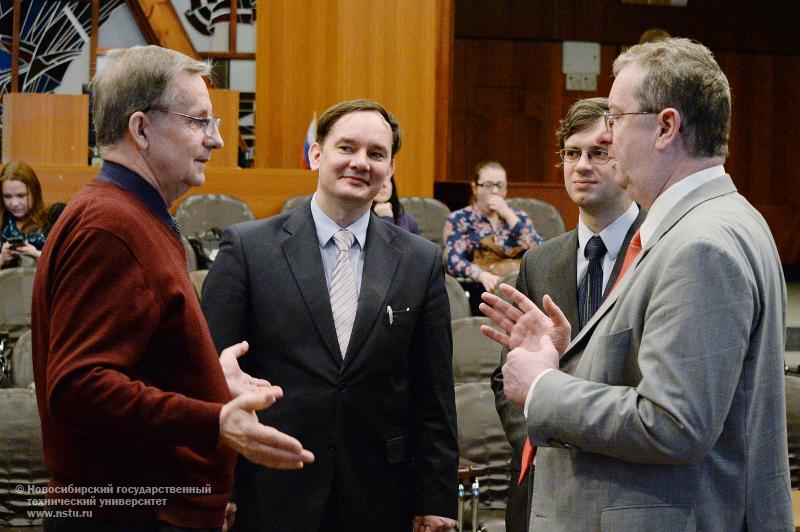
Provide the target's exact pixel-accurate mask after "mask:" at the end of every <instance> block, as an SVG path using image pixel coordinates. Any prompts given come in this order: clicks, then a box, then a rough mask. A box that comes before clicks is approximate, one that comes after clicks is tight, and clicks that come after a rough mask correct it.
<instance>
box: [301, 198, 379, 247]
mask: <svg viewBox="0 0 800 532" xmlns="http://www.w3.org/2000/svg"><path fill="white" fill-rule="evenodd" d="M369 213H370V210H369V209H367V212H365V213H364V214H362V215H361V216H360V217H359V218H358V219H357V220H356V221H355V222H353V223H351V224H350V225H348V226H347V227H339V224H337V223H336V222H334V221H333V220H332V219H331V218H330V217H329V216H328V215H327V214H325V213H324V212H322V209H321V208H320V206H319V205H318V204H317V195H316V193H315V194H314V196H313V197H312V198H311V217H312V218H313V219H314V226H315V227H316V228H317V239H318V240H319V245H320V247H323V248H324V247H325V246H326V245H327V244H328V242H330V240H331V237H333V234H334V233H335V232H336V231H339V230H340V229H346V230H348V231H350V232H351V233H353V235H354V236H355V237H356V242H358V245H359V246H360V247H361V249H362V250H363V249H364V244H366V241H367V226H369Z"/></svg>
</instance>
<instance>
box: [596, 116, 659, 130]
mask: <svg viewBox="0 0 800 532" xmlns="http://www.w3.org/2000/svg"><path fill="white" fill-rule="evenodd" d="M660 112H661V111H636V112H634V113H609V112H608V111H603V120H605V122H606V129H608V130H611V129H612V128H613V127H614V124H615V123H616V120H615V118H616V117H618V116H625V115H657V114H658V113H660Z"/></svg>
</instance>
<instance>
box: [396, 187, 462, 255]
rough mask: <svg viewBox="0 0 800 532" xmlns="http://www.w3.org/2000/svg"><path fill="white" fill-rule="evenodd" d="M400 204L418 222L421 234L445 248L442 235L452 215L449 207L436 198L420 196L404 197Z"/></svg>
mask: <svg viewBox="0 0 800 532" xmlns="http://www.w3.org/2000/svg"><path fill="white" fill-rule="evenodd" d="M400 204H401V205H402V206H403V209H405V211H406V212H407V213H408V214H410V215H411V216H413V217H414V220H416V222H417V227H418V228H419V234H420V235H422V236H424V237H425V238H427V239H428V240H430V241H431V242H435V243H436V244H439V247H441V248H444V240H443V239H442V233H443V232H444V223H445V222H446V221H447V217H448V216H449V215H450V209H449V208H448V207H447V205H445V204H444V203H442V202H441V201H439V200H437V199H434V198H422V197H418V196H403V197H402V198H400Z"/></svg>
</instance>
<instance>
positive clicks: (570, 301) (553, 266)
mask: <svg viewBox="0 0 800 532" xmlns="http://www.w3.org/2000/svg"><path fill="white" fill-rule="evenodd" d="M645 215H646V213H645V211H644V209H641V208H640V209H639V214H638V215H637V216H636V219H634V221H633V223H632V224H631V225H630V227H628V230H627V232H626V234H625V239H624V240H623V241H622V245H621V246H620V250H619V253H618V254H617V260H616V262H614V267H613V268H612V269H611V275H610V276H609V279H608V282H607V283H606V287H605V289H604V290H603V297H606V296H607V295H608V293H609V292H610V291H611V288H612V287H613V286H614V282H615V281H616V280H617V276H618V275H619V272H620V269H622V263H623V262H624V259H625V252H626V251H627V249H628V244H630V241H631V238H633V235H634V233H636V230H637V229H639V226H640V225H642V222H643V221H644V218H645ZM577 253H578V228H577V227H576V228H575V229H573V230H572V231H568V232H566V233H563V234H560V235H558V236H556V237H553V238H551V239H550V240H548V241H546V242H544V243H542V244H539V245H538V246H535V247H533V248H531V249H529V250H528V251H526V252H525V255H524V256H523V258H522V263H521V264H520V269H519V276H518V277H517V290H519V291H520V292H522V293H523V294H525V295H526V296H528V297H529V298H530V299H531V300H532V301H533V302H534V303H536V304H537V305H538V306H539V307H540V308H541V306H542V298H543V297H544V296H545V294H548V295H549V296H550V297H551V298H553V301H555V303H556V305H558V306H559V308H560V309H561V310H562V312H564V314H565V315H566V317H567V320H568V321H569V323H570V325H571V327H572V330H571V333H572V337H573V338H574V337H575V335H577V334H578V331H579V328H578V281H577V276H576V275H575V272H576V270H577V268H578V258H577ZM570 272H572V275H569V273H570ZM507 354H508V351H507V350H506V349H503V350H502V352H501V353H500V364H498V366H497V368H496V369H495V370H494V373H493V374H492V390H493V391H494V397H495V407H496V408H497V414H498V415H499V416H500V422H501V423H502V424H503V429H504V430H505V432H506V437H508V442H509V443H510V444H511V446H512V447H513V448H514V454H513V455H512V457H511V463H510V464H509V465H510V469H511V477H510V479H509V483H508V504H507V506H506V530H508V531H509V532H516V531H518V530H527V529H528V517H529V516H530V504H529V502H530V501H529V495H530V493H529V490H530V485H529V482H530V479H526V480H525V482H523V483H522V484H521V485H517V482H518V479H519V474H520V460H521V457H522V449H523V447H524V445H525V440H527V439H528V431H527V427H526V423H525V416H524V414H523V413H522V409H521V408H520V407H518V406H517V405H515V404H514V403H512V402H511V401H509V400H508V399H507V398H506V395H505V392H504V391H503V384H504V383H503V364H505V362H506V355H507Z"/></svg>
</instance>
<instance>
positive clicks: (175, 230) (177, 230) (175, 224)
mask: <svg viewBox="0 0 800 532" xmlns="http://www.w3.org/2000/svg"><path fill="white" fill-rule="evenodd" d="M171 220H172V223H171V224H170V228H172V232H173V233H175V236H177V237H178V238H180V237H181V228H180V227H178V220H176V219H175V218H171Z"/></svg>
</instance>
